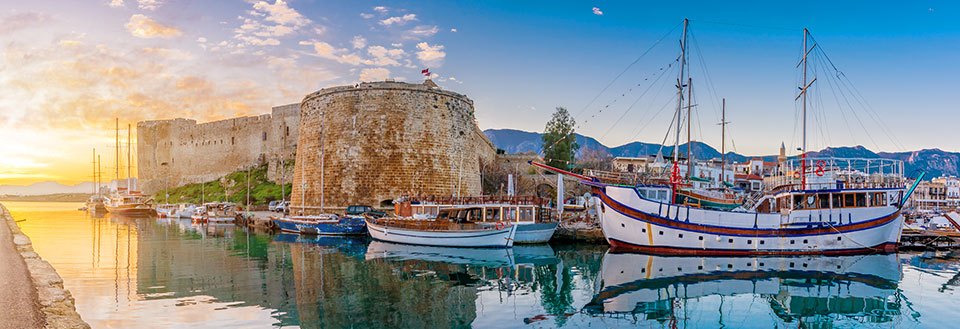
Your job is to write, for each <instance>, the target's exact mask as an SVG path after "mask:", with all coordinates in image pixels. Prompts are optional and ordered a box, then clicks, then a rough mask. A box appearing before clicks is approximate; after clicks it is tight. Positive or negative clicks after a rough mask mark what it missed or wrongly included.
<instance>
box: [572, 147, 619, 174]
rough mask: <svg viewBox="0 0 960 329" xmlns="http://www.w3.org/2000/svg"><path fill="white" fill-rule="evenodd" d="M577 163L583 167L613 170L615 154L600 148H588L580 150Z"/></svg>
mask: <svg viewBox="0 0 960 329" xmlns="http://www.w3.org/2000/svg"><path fill="white" fill-rule="evenodd" d="M577 164H578V165H579V166H580V168H583V169H596V170H604V171H611V170H613V155H611V154H610V152H607V151H605V150H602V149H599V148H586V149H584V150H583V151H581V152H580V158H579V159H577Z"/></svg>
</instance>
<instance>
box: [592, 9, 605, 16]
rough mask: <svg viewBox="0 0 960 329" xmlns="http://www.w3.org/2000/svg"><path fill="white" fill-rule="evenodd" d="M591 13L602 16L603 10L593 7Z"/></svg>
mask: <svg viewBox="0 0 960 329" xmlns="http://www.w3.org/2000/svg"><path fill="white" fill-rule="evenodd" d="M593 14H594V15H597V16H603V11H601V10H600V8H599V7H593Z"/></svg>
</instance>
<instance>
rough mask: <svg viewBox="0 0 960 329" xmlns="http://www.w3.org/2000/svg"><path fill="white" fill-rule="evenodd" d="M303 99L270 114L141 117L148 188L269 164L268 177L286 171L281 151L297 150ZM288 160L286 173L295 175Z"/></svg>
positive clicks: (143, 181) (141, 159)
mask: <svg viewBox="0 0 960 329" xmlns="http://www.w3.org/2000/svg"><path fill="white" fill-rule="evenodd" d="M299 120H300V111H299V104H290V105H284V106H277V107H274V108H273V109H272V111H271V113H270V114H263V115H259V116H246V117H239V118H232V119H226V120H220V121H213V122H207V123H199V124H198V123H197V121H196V120H191V119H183V118H177V119H172V120H155V121H142V122H139V123H137V163H138V166H137V174H138V176H139V179H140V186H139V188H140V190H142V191H144V192H145V193H148V194H153V193H156V192H159V191H162V190H163V189H164V188H165V187H171V188H172V187H176V186H180V185H184V184H189V183H199V182H204V181H212V180H216V179H219V178H220V177H222V176H224V175H226V174H229V173H231V172H234V171H237V170H241V169H245V168H248V167H251V166H256V165H261V164H268V165H269V170H268V179H270V180H272V181H279V180H280V179H281V177H283V176H284V174H282V172H281V168H283V166H280V165H279V164H280V162H281V161H282V160H281V156H287V157H289V158H292V157H293V154H294V153H295V152H296V141H297V132H298V130H297V129H296V127H298V125H299ZM290 170H292V166H288V168H287V171H286V177H288V179H289V177H290Z"/></svg>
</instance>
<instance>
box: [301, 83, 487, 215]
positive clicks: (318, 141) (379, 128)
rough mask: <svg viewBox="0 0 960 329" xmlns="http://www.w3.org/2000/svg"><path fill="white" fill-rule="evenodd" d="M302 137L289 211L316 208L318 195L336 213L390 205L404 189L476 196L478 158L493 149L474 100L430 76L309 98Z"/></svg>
mask: <svg viewBox="0 0 960 329" xmlns="http://www.w3.org/2000/svg"><path fill="white" fill-rule="evenodd" d="M299 139H300V141H299V142H298V144H297V152H296V154H297V161H296V165H295V169H294V174H293V176H294V177H293V194H292V195H291V199H292V201H291V203H292V206H293V212H294V213H299V212H300V209H301V205H304V207H302V208H304V209H305V210H306V211H305V213H316V212H319V207H320V204H321V197H322V199H323V200H322V203H323V205H324V206H325V207H326V208H327V210H328V211H336V210H339V209H342V208H343V207H346V206H348V205H351V204H365V205H371V206H375V207H377V206H381V205H383V206H386V207H391V206H392V205H391V201H392V200H394V199H396V198H397V197H399V196H401V195H404V194H434V195H457V194H459V195H479V194H480V193H481V187H480V167H481V163H492V162H493V161H494V158H495V154H496V151H495V148H494V147H493V144H491V143H490V141H489V140H487V138H486V137H485V136H484V135H483V133H482V132H481V131H480V129H479V127H478V126H477V123H476V119H475V117H474V107H473V101H472V100H470V99H469V98H467V97H465V96H463V95H460V94H457V93H454V92H450V91H445V90H441V89H440V88H438V87H437V86H436V85H435V84H433V82H431V81H429V80H428V81H426V82H425V83H423V84H410V83H402V82H391V81H386V82H375V83H362V84H359V85H353V86H341V87H333V88H326V89H322V90H320V91H317V92H315V93H312V94H310V95H307V96H306V97H305V98H304V100H303V103H302V104H301V117H300V134H299ZM321 145H322V146H321ZM321 150H322V151H323V152H324V155H323V156H322V157H321ZM321 158H322V161H321ZM321 173H322V174H321ZM321 181H322V184H321Z"/></svg>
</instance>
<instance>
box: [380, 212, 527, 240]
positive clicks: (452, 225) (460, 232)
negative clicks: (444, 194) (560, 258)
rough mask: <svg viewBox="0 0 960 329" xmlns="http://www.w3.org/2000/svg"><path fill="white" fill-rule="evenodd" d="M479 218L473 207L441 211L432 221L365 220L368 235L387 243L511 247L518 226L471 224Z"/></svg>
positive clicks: (501, 223) (504, 223)
mask: <svg viewBox="0 0 960 329" xmlns="http://www.w3.org/2000/svg"><path fill="white" fill-rule="evenodd" d="M479 215H480V213H478V212H477V211H476V210H475V209H474V208H469V209H442V210H440V213H439V214H438V216H437V218H436V219H433V220H416V219H401V218H378V219H370V218H368V219H367V220H366V222H367V230H368V231H369V232H370V236H371V237H373V238H374V239H377V240H380V241H386V242H395V243H404V244H413V245H423V246H440V247H473V248H510V247H512V246H513V242H514V237H515V236H516V234H517V227H519V225H513V224H511V223H506V222H497V223H482V222H475V221H471V218H474V217H475V216H479Z"/></svg>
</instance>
